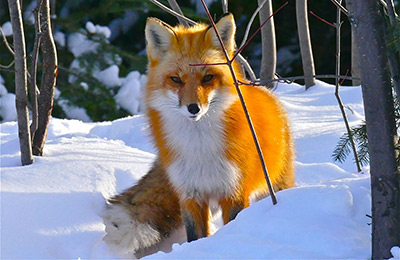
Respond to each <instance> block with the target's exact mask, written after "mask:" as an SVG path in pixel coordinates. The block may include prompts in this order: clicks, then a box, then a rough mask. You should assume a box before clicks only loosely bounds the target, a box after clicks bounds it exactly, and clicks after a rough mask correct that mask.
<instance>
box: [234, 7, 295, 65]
mask: <svg viewBox="0 0 400 260" xmlns="http://www.w3.org/2000/svg"><path fill="white" fill-rule="evenodd" d="M287 4H289V2H288V1H286V2H285V3H284V4H283V5H281V7H279V8H278V9H277V10H276V11H275V12H273V13H272V14H271V15H270V16H269V17H268V18H267V19H266V20H265V21H264V22H263V23H262V24H261V26H260V27H259V28H258V29H257V30H256V31H255V32H254V33H253V34H252V35H251V36H250V38H249V39H248V40H247V41H246V42H245V43H244V44H243V46H241V47H240V48H239V49H238V50H237V51H236V53H235V55H233V58H232V61H233V60H234V59H235V58H236V57H237V56H238V55H239V54H240V53H241V52H242V51H243V49H244V48H245V47H246V46H247V45H248V44H249V43H250V42H251V40H253V38H254V37H255V36H256V35H257V33H258V32H259V31H260V30H261V29H262V28H263V26H264V25H265V24H266V23H267V22H268V21H269V20H270V19H271V18H272V17H273V16H274V15H276V14H277V13H278V12H279V11H280V10H282V8H284V7H285V6H286V5H287Z"/></svg>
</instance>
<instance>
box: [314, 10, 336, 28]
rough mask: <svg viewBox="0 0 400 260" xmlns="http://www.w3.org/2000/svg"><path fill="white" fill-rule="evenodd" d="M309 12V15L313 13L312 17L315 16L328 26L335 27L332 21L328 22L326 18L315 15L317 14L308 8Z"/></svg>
mask: <svg viewBox="0 0 400 260" xmlns="http://www.w3.org/2000/svg"><path fill="white" fill-rule="evenodd" d="M309 13H310V14H311V15H313V16H314V17H316V18H317V19H319V20H320V21H322V22H324V23H326V24H327V25H329V26H331V27H333V28H336V26H335V25H334V24H333V23H330V22H328V21H327V20H325V19H324V18H322V17H321V16H319V15H317V14H316V13H314V12H313V11H311V10H310V11H309Z"/></svg>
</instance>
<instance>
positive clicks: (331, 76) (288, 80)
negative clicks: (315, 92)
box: [271, 74, 359, 84]
mask: <svg viewBox="0 0 400 260" xmlns="http://www.w3.org/2000/svg"><path fill="white" fill-rule="evenodd" d="M338 77H339V78H340V79H344V80H354V79H358V80H359V78H355V77H351V76H346V75H338V76H337V75H334V74H325V75H313V76H293V77H278V78H276V79H273V80H271V82H283V83H288V84H291V83H293V82H294V81H296V80H300V79H307V78H316V79H336V78H338Z"/></svg>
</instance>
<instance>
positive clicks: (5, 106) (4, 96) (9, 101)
mask: <svg viewBox="0 0 400 260" xmlns="http://www.w3.org/2000/svg"><path fill="white" fill-rule="evenodd" d="M0 116H1V118H2V119H3V121H4V122H7V121H15V120H17V111H16V107H15V94H12V93H8V91H7V89H6V86H4V79H3V78H2V77H1V75H0Z"/></svg>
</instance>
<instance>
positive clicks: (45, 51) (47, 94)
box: [32, 0, 57, 155]
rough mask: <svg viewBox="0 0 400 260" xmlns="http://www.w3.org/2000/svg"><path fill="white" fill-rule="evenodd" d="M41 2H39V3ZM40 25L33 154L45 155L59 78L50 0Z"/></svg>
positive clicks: (45, 3) (43, 9)
mask: <svg viewBox="0 0 400 260" xmlns="http://www.w3.org/2000/svg"><path fill="white" fill-rule="evenodd" d="M40 2H41V0H37V3H38V5H39V3H40ZM40 23H41V29H42V38H41V40H42V44H41V49H42V60H43V74H42V85H41V88H40V95H39V99H38V103H39V120H38V129H37V131H36V133H35V137H34V139H33V144H32V146H33V153H34V154H35V155H42V154H43V147H44V143H45V142H46V137H47V130H48V127H49V122H50V117H51V112H52V111H53V102H54V91H55V85H56V77H57V51H56V46H55V44H54V39H53V34H52V31H51V21H50V6H49V0H43V3H42V8H41V11H40Z"/></svg>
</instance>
